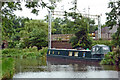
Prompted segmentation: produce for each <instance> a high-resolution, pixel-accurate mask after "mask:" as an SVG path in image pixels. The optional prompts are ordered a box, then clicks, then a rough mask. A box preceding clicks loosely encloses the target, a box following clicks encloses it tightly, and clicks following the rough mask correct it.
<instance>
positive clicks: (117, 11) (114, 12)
mask: <svg viewBox="0 0 120 80" xmlns="http://www.w3.org/2000/svg"><path fill="white" fill-rule="evenodd" d="M108 8H111V11H110V12H109V13H106V15H107V22H106V24H107V25H108V26H109V27H110V28H113V26H118V29H117V32H116V33H115V34H114V35H113V44H114V45H115V46H119V47H120V1H119V0H118V1H116V2H110V3H109V7H108Z"/></svg>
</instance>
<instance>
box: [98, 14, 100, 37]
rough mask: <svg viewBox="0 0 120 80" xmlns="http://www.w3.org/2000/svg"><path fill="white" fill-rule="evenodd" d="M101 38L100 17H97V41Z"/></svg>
mask: <svg viewBox="0 0 120 80" xmlns="http://www.w3.org/2000/svg"><path fill="white" fill-rule="evenodd" d="M100 38H101V19H100V15H99V16H98V39H100Z"/></svg>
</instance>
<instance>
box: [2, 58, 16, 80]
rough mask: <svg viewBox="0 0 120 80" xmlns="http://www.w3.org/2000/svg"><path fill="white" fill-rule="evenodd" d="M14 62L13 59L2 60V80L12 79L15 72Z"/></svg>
mask: <svg viewBox="0 0 120 80" xmlns="http://www.w3.org/2000/svg"><path fill="white" fill-rule="evenodd" d="M14 66H15V64H14V60H13V59H12V58H3V59H2V80H6V79H11V78H12V77H13V74H14V72H15V69H14Z"/></svg>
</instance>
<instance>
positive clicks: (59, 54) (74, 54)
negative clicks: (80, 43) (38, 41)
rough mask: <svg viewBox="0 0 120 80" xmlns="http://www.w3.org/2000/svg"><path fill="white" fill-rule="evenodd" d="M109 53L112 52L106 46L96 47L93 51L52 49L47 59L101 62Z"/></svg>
mask: <svg viewBox="0 0 120 80" xmlns="http://www.w3.org/2000/svg"><path fill="white" fill-rule="evenodd" d="M108 52H110V48H109V47H108V46H106V45H95V46H93V47H92V49H91V50H77V49H55V48H52V49H48V51H47V58H50V57H52V58H57V59H60V58H62V59H74V60H90V61H100V60H102V59H104V55H105V54H107V53H108Z"/></svg>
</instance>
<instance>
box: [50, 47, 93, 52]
mask: <svg viewBox="0 0 120 80" xmlns="http://www.w3.org/2000/svg"><path fill="white" fill-rule="evenodd" d="M51 50H73V51H91V50H77V49H58V48H51Z"/></svg>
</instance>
